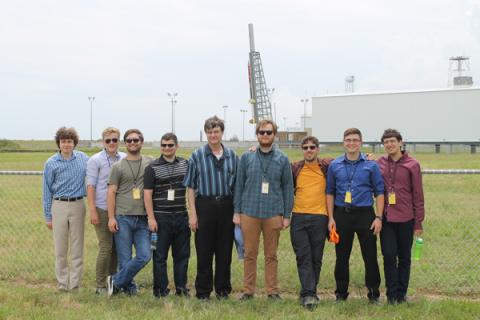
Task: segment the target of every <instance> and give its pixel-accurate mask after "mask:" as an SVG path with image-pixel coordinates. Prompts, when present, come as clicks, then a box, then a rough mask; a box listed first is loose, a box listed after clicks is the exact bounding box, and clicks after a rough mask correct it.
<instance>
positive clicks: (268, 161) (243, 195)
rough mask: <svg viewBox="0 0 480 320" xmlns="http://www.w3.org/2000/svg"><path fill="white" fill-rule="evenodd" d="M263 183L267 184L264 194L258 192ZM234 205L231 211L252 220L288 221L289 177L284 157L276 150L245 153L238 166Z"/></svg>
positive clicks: (289, 211) (291, 197)
mask: <svg viewBox="0 0 480 320" xmlns="http://www.w3.org/2000/svg"><path fill="white" fill-rule="evenodd" d="M263 182H268V193H262V183H263ZM234 206H235V212H238V213H243V214H246V215H248V216H252V217H256V218H271V217H274V216H278V215H283V216H284V217H285V218H290V214H291V212H292V207H293V178H292V169H291V166H290V163H289V161H288V158H287V156H286V155H285V154H283V153H282V152H281V151H280V150H278V149H277V148H273V149H272V150H271V151H270V152H268V153H263V152H262V151H260V148H257V151H255V152H246V153H245V154H244V155H243V156H242V158H241V159H240V164H239V166H238V173H237V181H236V183H235V196H234Z"/></svg>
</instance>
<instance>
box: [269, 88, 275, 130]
mask: <svg viewBox="0 0 480 320" xmlns="http://www.w3.org/2000/svg"><path fill="white" fill-rule="evenodd" d="M267 91H268V95H269V98H270V105H272V104H273V121H275V123H277V106H276V105H275V102H273V98H272V96H273V93H274V92H275V88H272V89H267Z"/></svg>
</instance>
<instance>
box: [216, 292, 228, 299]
mask: <svg viewBox="0 0 480 320" xmlns="http://www.w3.org/2000/svg"><path fill="white" fill-rule="evenodd" d="M216 296H217V299H218V300H227V299H228V296H229V295H228V293H227V292H219V293H217V294H216Z"/></svg>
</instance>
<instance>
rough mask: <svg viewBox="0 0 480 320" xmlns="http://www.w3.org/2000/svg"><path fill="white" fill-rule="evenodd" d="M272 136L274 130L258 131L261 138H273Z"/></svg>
mask: <svg viewBox="0 0 480 320" xmlns="http://www.w3.org/2000/svg"><path fill="white" fill-rule="evenodd" d="M272 134H273V131H272V130H258V135H260V136H264V135H267V136H271V135H272Z"/></svg>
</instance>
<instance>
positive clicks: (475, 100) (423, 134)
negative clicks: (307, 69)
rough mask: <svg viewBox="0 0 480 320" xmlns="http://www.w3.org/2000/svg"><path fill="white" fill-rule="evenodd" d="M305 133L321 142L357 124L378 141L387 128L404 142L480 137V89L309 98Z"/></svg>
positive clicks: (366, 137) (365, 137)
mask: <svg viewBox="0 0 480 320" xmlns="http://www.w3.org/2000/svg"><path fill="white" fill-rule="evenodd" d="M309 118H310V117H307V119H306V120H307V122H306V128H307V131H310V130H308V129H309V128H311V132H312V134H313V135H315V136H316V137H318V138H319V140H320V141H322V142H334V141H338V142H339V141H341V140H342V138H343V131H344V130H345V129H346V128H350V127H356V128H359V129H360V130H361V131H362V133H363V140H364V141H379V140H380V137H381V135H382V133H383V130H384V129H386V128H395V129H398V130H399V131H400V132H401V133H402V135H403V137H404V140H405V141H410V142H422V141H423V142H426V141H432V142H434V141H435V142H449V141H469V142H477V143H478V142H479V141H480V88H448V89H438V90H422V91H408V92H385V93H349V94H338V95H327V96H320V97H312V117H311V118H310V119H309Z"/></svg>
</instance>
